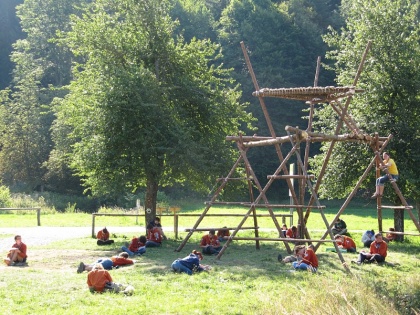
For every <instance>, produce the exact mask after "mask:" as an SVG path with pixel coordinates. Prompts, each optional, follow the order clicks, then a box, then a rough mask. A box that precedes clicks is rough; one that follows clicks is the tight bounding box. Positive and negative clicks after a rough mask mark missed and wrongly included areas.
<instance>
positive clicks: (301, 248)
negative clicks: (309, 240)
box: [293, 245, 306, 256]
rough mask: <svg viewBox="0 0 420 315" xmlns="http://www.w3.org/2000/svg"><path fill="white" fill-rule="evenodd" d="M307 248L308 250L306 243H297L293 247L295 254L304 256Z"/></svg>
mask: <svg viewBox="0 0 420 315" xmlns="http://www.w3.org/2000/svg"><path fill="white" fill-rule="evenodd" d="M305 250H306V246H305V245H297V246H295V248H294V249H293V252H294V254H295V256H303V254H304V253H305Z"/></svg>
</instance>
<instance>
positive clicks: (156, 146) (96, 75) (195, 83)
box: [57, 0, 250, 220]
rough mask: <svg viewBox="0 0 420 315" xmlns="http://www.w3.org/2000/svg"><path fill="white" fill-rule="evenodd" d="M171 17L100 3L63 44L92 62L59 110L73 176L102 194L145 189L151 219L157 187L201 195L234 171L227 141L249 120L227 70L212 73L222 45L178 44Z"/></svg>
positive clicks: (78, 72)
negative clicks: (189, 188) (183, 186)
mask: <svg viewBox="0 0 420 315" xmlns="http://www.w3.org/2000/svg"><path fill="white" fill-rule="evenodd" d="M168 12H169V3H168V1H154V0H145V1H135V0H120V1H112V0H98V1H95V2H93V3H91V4H90V5H88V6H86V8H85V11H84V14H83V16H82V17H80V18H77V17H74V19H73V29H72V30H71V31H70V32H68V33H67V34H66V35H65V37H64V41H65V42H66V43H67V45H68V47H70V48H71V50H72V51H73V53H74V54H76V55H77V56H80V57H81V58H83V59H84V61H85V62H84V63H81V64H79V65H77V66H76V67H75V77H76V79H75V80H74V81H73V82H72V83H71V84H70V86H69V89H70V93H69V94H68V96H67V97H66V98H65V99H64V101H63V102H62V103H61V104H60V105H59V106H57V117H58V122H59V123H58V125H59V126H61V128H64V126H68V127H69V128H71V133H70V134H69V135H70V137H71V139H72V141H73V142H74V144H73V150H72V152H71V163H72V167H73V168H74V169H75V170H77V172H78V174H79V175H80V176H83V178H84V183H85V185H86V187H87V189H89V190H91V192H92V193H93V194H95V195H108V196H112V195H116V194H120V193H122V192H126V191H127V190H131V191H134V190H136V188H138V187H142V186H146V188H147V189H146V208H150V209H151V210H152V212H151V213H150V214H147V216H146V220H150V219H151V217H152V216H153V215H154V214H155V207H156V195H157V190H158V187H159V186H161V185H167V184H171V183H173V182H181V183H182V182H183V181H186V180H188V181H189V183H191V184H192V185H193V186H194V187H195V188H197V189H203V188H205V187H208V184H209V181H210V180H211V179H214V177H213V175H216V174H220V172H221V171H223V170H225V169H226V167H230V166H231V162H230V153H231V149H230V147H229V146H228V145H227V144H226V143H225V142H224V137H225V136H226V135H228V134H232V133H236V132H237V131H238V128H240V126H241V124H242V123H244V122H247V121H249V119H250V117H249V116H248V114H247V113H246V112H245V111H244V106H243V105H241V104H240V103H239V102H238V99H239V98H240V93H239V91H238V89H237V87H235V86H234V85H233V82H232V81H231V79H230V76H229V71H227V70H225V69H223V68H222V67H221V66H217V65H215V64H214V58H216V57H218V47H217V45H215V44H212V43H211V42H210V41H207V40H201V41H200V40H192V41H191V42H189V43H186V42H184V40H183V39H182V38H181V37H177V38H174V36H173V32H174V28H175V26H176V23H175V22H174V21H173V20H171V18H170V16H169V14H168Z"/></svg>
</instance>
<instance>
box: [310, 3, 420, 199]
mask: <svg viewBox="0 0 420 315" xmlns="http://www.w3.org/2000/svg"><path fill="white" fill-rule="evenodd" d="M419 13H420V11H419V2H418V1H414V0H396V1H393V0H378V1H368V0H352V1H343V2H342V14H343V17H344V18H345V20H346V24H345V27H343V28H342V29H341V30H340V31H333V30H331V32H330V34H329V35H328V36H326V37H325V39H326V42H327V43H328V44H329V46H330V47H331V51H330V53H329V56H330V57H331V58H333V60H335V62H336V73H337V82H338V83H339V84H340V85H349V84H351V82H352V80H353V76H354V74H355V70H356V69H357V66H358V63H359V62H360V58H361V55H362V53H363V50H364V48H365V46H366V44H367V41H368V40H369V39H370V40H372V42H373V44H372V49H371V51H370V53H369V56H368V59H367V62H366V64H365V69H364V71H363V73H362V76H361V78H360V81H359V82H360V83H359V86H360V87H362V88H363V89H365V92H364V93H363V94H362V95H360V96H358V97H356V98H355V99H353V101H352V102H351V105H350V112H351V114H352V115H353V117H354V118H355V120H356V121H357V122H358V123H359V125H360V127H361V128H362V129H363V130H365V131H366V132H368V133H374V132H378V133H379V134H380V135H382V136H388V135H389V134H392V135H393V136H394V139H393V140H392V141H391V143H390V144H389V145H388V147H387V149H386V150H387V151H389V152H390V153H391V155H393V157H394V158H395V160H396V163H397V165H398V166H399V171H400V174H401V179H400V180H399V182H398V185H399V187H400V188H402V191H403V193H404V194H405V195H406V196H410V197H412V198H414V199H416V200H417V201H418V200H419V197H420V192H419V190H418V185H419V177H420V172H419V168H418V165H419V163H420V151H419V150H420V134H419V131H418V123H419V115H420V106H419V105H420V104H419V102H420V92H419V91H420V42H419V35H420V24H419ZM319 118H320V119H319V127H320V128H322V129H323V130H324V131H326V132H330V133H331V132H333V130H334V127H335V123H336V122H337V120H336V117H335V116H334V114H333V113H332V112H331V109H330V108H328V107H326V108H324V109H322V110H320V111H319ZM345 131H346V130H345V129H344V130H343V132H345ZM328 145H329V144H326V145H325V146H324V149H325V148H326V147H328ZM371 158H372V151H371V149H370V148H369V147H366V146H362V145H354V144H353V145H350V144H341V145H336V150H335V151H334V154H333V156H332V159H331V163H330V165H329V172H328V173H327V176H326V177H324V185H323V189H322V191H321V192H322V194H323V195H324V196H329V197H343V196H344V195H346V194H347V193H348V192H349V191H350V190H351V189H352V188H353V187H354V184H355V182H356V181H357V180H358V178H359V177H360V175H361V174H362V172H363V170H364V169H365V167H366V165H367V163H368V161H369V160H370V159H371ZM322 159H323V156H322V155H320V156H318V157H317V158H316V159H315V160H314V162H315V170H316V171H317V170H319V166H320V165H321V162H322ZM373 180H374V174H373V173H372V176H370V177H369V180H368V181H367V182H366V183H367V185H369V186H370V187H373V186H374V182H373ZM365 187H368V186H365ZM388 189H391V188H390V187H388ZM387 195H390V194H387ZM394 196H395V195H394Z"/></svg>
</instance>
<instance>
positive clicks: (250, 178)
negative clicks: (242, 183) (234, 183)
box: [217, 177, 253, 182]
mask: <svg viewBox="0 0 420 315" xmlns="http://www.w3.org/2000/svg"><path fill="white" fill-rule="evenodd" d="M252 179H253V178H252V177H230V178H227V177H221V178H218V179H217V181H218V182H220V181H221V180H252Z"/></svg>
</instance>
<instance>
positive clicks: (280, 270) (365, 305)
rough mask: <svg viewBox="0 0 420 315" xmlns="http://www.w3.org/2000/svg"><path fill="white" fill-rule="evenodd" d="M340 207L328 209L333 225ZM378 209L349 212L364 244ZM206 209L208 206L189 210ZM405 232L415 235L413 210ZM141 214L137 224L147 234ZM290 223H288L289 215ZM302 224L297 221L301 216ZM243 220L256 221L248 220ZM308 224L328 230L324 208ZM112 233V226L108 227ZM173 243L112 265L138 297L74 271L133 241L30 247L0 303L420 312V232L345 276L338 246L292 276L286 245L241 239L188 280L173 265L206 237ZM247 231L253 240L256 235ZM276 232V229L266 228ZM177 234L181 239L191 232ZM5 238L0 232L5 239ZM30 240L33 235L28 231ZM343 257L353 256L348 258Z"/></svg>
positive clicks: (213, 220)
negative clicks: (314, 266)
mask: <svg viewBox="0 0 420 315" xmlns="http://www.w3.org/2000/svg"><path fill="white" fill-rule="evenodd" d="M338 208H339V205H338V207H337V208H336V209H328V210H326V216H327V218H328V220H329V221H330V220H331V219H332V218H333V217H334V215H335V213H336V212H337V210H338ZM375 208H376V207H375V206H373V207H370V206H367V207H364V208H363V207H359V208H353V209H347V210H346V211H345V212H344V214H343V216H342V218H343V219H344V220H345V221H346V223H347V225H348V227H349V229H350V230H352V232H351V235H352V237H353V238H354V239H355V240H356V243H357V244H358V246H359V248H358V249H359V250H360V249H361V248H360V245H361V244H360V238H361V232H358V231H363V230H366V229H371V228H373V229H375V230H377V219H376V216H375V215H376V210H375ZM183 211H184V212H185V213H186V212H188V213H194V212H195V213H201V211H202V208H201V209H197V210H195V211H194V209H183ZM217 212H219V213H226V212H228V213H244V209H236V208H235V209H229V208H217V209H216V208H212V209H211V210H210V212H209V213H217ZM406 217H407V218H406V220H405V227H406V230H409V231H415V229H414V225H413V224H412V222H411V220H409V219H408V216H406ZM196 219H197V217H181V218H180V221H179V225H180V226H182V227H191V226H192V225H193V224H194V223H195V221H196ZM240 219H241V218H235V217H224V218H219V217H208V218H205V220H204V221H203V222H202V224H201V225H200V226H202V227H218V226H225V225H226V226H235V225H237V224H238V222H239V221H240ZM142 220H143V219H142V218H139V224H138V225H139V230H140V231H144V228H140V226H144V224H143V222H141V221H142ZM162 221H163V225H164V226H165V227H170V226H172V225H173V219H172V218H171V217H164V218H163V219H162ZM270 221H271V219H262V218H259V220H258V225H259V226H260V227H264V228H272V227H274V225H273V223H272V222H270ZM91 222H92V216H91V215H87V214H83V213H69V214H45V215H44V214H43V215H42V216H41V223H42V225H45V226H90V225H91ZM286 222H287V223H288V220H287V221H286ZM295 222H296V218H295ZM35 225H36V216H35V214H30V213H27V214H24V215H22V214H1V215H0V226H1V227H6V226H9V227H10V226H22V227H23V226H35ZM103 225H107V226H126V225H130V226H135V225H136V219H135V218H134V217H129V218H120V217H99V218H97V222H96V226H97V227H98V226H99V227H101V226H103ZM245 225H247V226H250V225H252V221H249V222H248V221H247V222H246V223H245ZM391 226H393V214H392V211H390V210H387V211H384V227H391ZM308 228H309V229H310V231H311V235H313V238H316V237H319V236H320V235H321V234H322V232H323V231H324V229H325V225H324V223H323V221H322V220H321V216H320V215H319V213H317V212H316V211H314V212H313V213H312V214H311V217H310V220H309V224H308ZM111 232H112V231H111ZM166 234H167V235H168V236H169V240H168V241H166V242H164V245H163V246H162V248H157V249H148V250H147V253H146V254H145V255H143V256H142V257H139V259H138V260H139V261H138V263H136V264H135V265H134V266H131V267H125V268H120V269H117V270H113V271H111V275H112V277H113V278H114V281H116V282H120V283H127V284H131V285H133V286H134V287H135V292H134V295H132V296H122V295H113V294H108V293H106V294H102V295H100V294H94V295H92V294H90V293H89V292H88V289H87V285H86V277H87V275H86V273H84V274H77V273H76V268H77V265H78V263H79V262H80V261H84V262H86V263H89V262H93V261H94V260H95V259H96V258H98V257H102V256H110V255H113V254H116V253H118V250H119V247H120V246H121V245H122V244H123V243H124V242H125V241H126V240H125V239H124V238H123V237H122V235H117V236H118V237H117V238H116V239H115V241H116V243H115V244H114V245H111V246H107V247H99V246H97V245H96V243H95V241H94V240H93V239H91V238H80V239H73V240H69V241H65V242H56V243H51V244H49V245H46V246H36V247H32V248H29V249H28V251H29V256H30V258H29V266H28V267H25V268H17V267H3V270H2V271H1V273H0V299H1V300H2V310H3V312H5V313H4V314H12V313H19V314H101V313H109V314H113V315H118V314H311V315H312V314H335V315H337V314H338V315H339V314H418V312H419V311H418V310H419V309H420V275H419V272H418V271H419V267H420V238H418V237H406V240H405V241H404V242H402V243H391V244H390V246H389V256H388V257H387V261H388V262H392V263H397V265H396V266H394V267H392V266H390V265H362V266H357V265H351V266H350V269H351V273H347V272H346V271H345V268H343V266H342V265H341V262H340V260H339V259H338V256H337V254H335V253H330V252H326V250H325V248H326V247H330V246H331V244H329V245H328V244H324V245H322V246H321V247H320V248H319V250H318V251H317V255H318V258H319V262H320V267H319V272H318V273H317V274H311V273H307V272H290V270H291V266H290V265H287V264H286V265H285V264H280V263H279V262H278V261H277V255H278V254H279V253H282V254H283V255H285V254H286V251H285V247H284V244H283V243H277V242H261V247H260V249H259V250H256V248H255V242H251V241H247V242H245V241H234V242H233V243H232V244H231V245H230V246H229V247H228V248H227V250H226V251H225V253H224V255H223V256H222V257H221V259H220V260H216V259H215V257H212V256H205V259H204V261H203V263H205V264H210V265H211V266H212V267H213V269H212V270H211V271H210V272H208V273H207V272H205V273H201V274H196V275H193V276H191V277H190V276H187V275H185V274H175V273H172V271H171V270H170V265H171V263H172V261H173V260H175V259H176V258H178V257H184V256H186V255H187V254H188V253H189V252H190V251H191V250H192V249H197V248H198V243H199V241H200V237H201V236H202V234H201V233H194V234H193V236H192V237H191V239H190V240H189V241H188V243H187V244H186V246H185V247H184V249H183V250H182V251H181V252H179V253H178V252H174V249H176V248H177V247H178V246H179V244H180V240H175V239H174V234H173V233H171V232H167V233H166ZM240 235H243V236H251V235H252V233H251V232H250V231H242V232H240ZM260 235H261V236H270V237H273V233H270V232H260ZM185 236H186V233H185V232H180V237H185ZM1 237H2V236H1ZM25 238H28V236H25ZM343 256H344V258H345V260H346V261H347V262H350V260H352V259H355V258H356V257H357V255H356V254H347V253H345V254H343Z"/></svg>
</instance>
